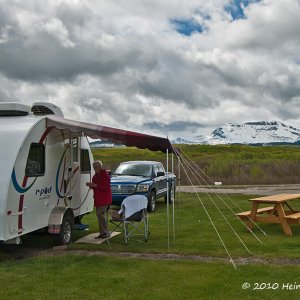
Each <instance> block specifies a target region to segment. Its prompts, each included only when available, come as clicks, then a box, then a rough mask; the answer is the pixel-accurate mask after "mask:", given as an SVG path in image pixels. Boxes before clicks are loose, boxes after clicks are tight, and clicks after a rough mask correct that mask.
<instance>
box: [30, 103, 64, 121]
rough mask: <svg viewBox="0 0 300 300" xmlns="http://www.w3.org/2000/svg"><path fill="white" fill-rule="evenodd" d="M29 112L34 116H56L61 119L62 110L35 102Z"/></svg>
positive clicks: (48, 104)
mask: <svg viewBox="0 0 300 300" xmlns="http://www.w3.org/2000/svg"><path fill="white" fill-rule="evenodd" d="M31 111H32V112H33V114H34V115H36V116H46V115H57V116H60V117H63V116H64V114H63V112H62V110H61V109H60V108H59V107H58V106H56V105H55V104H53V103H48V102H35V103H33V105H32V108H31Z"/></svg>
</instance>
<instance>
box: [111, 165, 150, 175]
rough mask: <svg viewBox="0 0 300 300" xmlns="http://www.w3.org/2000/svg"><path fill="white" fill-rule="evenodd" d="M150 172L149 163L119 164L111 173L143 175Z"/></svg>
mask: <svg viewBox="0 0 300 300" xmlns="http://www.w3.org/2000/svg"><path fill="white" fill-rule="evenodd" d="M151 174H152V169H151V165H137V164H121V165H119V166H118V167H117V168H116V170H115V171H114V173H113V175H128V176H144V177H146V176H147V177H149V176H151Z"/></svg>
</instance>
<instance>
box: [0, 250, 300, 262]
mask: <svg viewBox="0 0 300 300" xmlns="http://www.w3.org/2000/svg"><path fill="white" fill-rule="evenodd" d="M62 255H83V256H106V257H120V258H134V259H150V260H165V261H172V260H180V261H195V262H219V263H228V264H230V261H229V258H228V257H217V256H204V255H182V254H167V253H132V252H103V251H98V250H69V249H68V248H67V247H62V248H59V249H55V247H54V248H52V249H26V251H22V252H21V251H20V252H19V251H16V252H15V253H14V254H12V257H11V258H13V259H15V260H22V259H26V258H31V257H38V256H44V257H45V256H62ZM233 261H234V263H235V264H236V265H255V264H259V265H270V264H272V265H298V266H300V259H285V258H273V259H266V258H261V257H251V256H250V257H236V258H233ZM0 262H1V261H0Z"/></svg>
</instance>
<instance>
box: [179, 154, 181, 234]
mask: <svg viewBox="0 0 300 300" xmlns="http://www.w3.org/2000/svg"><path fill="white" fill-rule="evenodd" d="M180 167H181V159H180V156H178V214H179V218H178V229H179V232H180V197H181V188H180V187H181V168H180Z"/></svg>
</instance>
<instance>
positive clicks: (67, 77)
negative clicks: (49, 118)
mask: <svg viewBox="0 0 300 300" xmlns="http://www.w3.org/2000/svg"><path fill="white" fill-rule="evenodd" d="M228 3H229V0H213V1H204V0H202V1H199V0H198V1H194V0H190V1H184V2H182V1H179V0H165V1H158V0H149V1H141V0H126V1H125V0H123V1H104V0H103V1H96V0H94V1H75V0H74V1H71V0H68V1H58V0H56V1H53V0H51V1H50V0H49V1H42V2H41V1H34V0H28V1H24V2H20V1H17V0H12V1H4V0H3V1H0V7H1V11H0V26H1V29H0V72H1V73H2V76H0V83H1V85H0V86H1V88H0V96H1V97H2V98H1V101H2V99H4V100H6V101H7V99H12V100H15V99H18V100H19V101H21V102H26V103H31V102H32V101H33V100H36V101H52V102H55V103H57V104H58V105H60V106H61V107H62V109H63V110H64V111H65V114H66V116H67V117H70V118H76V119H80V120H83V121H90V120H95V122H97V123H99V124H105V125H108V126H116V127H123V128H128V129H131V130H140V131H143V130H147V131H149V130H151V128H150V127H149V126H148V127H147V128H144V127H143V124H152V123H153V124H157V122H160V123H162V124H163V125H168V124H175V125H176V126H178V124H182V126H184V124H187V125H186V126H187V127H186V128H187V129H185V128H183V129H182V134H187V135H188V134H189V135H190V134H191V133H190V132H189V130H190V128H193V130H195V131H197V130H196V129H195V124H197V123H199V124H201V125H203V126H207V129H205V128H204V127H203V126H200V127H199V130H198V132H195V134H201V133H203V132H205V131H208V130H210V129H212V128H213V127H215V126H217V125H220V124H222V123H225V122H238V121H251V120H261V119H266V120H270V119H272V120H273V119H277V120H282V121H289V120H291V121H294V122H297V121H300V118H299V117H298V116H297V114H296V108H298V106H299V99H300V98H299V97H300V79H299V78H300V76H299V75H300V65H299V63H300V60H299V57H298V56H299V50H300V49H299V47H300V4H299V1H297V0H277V1H271V0H264V1H260V2H257V3H254V4H251V5H249V6H247V7H246V8H245V9H244V14H245V19H239V20H234V21H233V20H232V17H231V16H230V15H229V14H228V13H226V11H225V10H224V7H225V5H226V4H228ZM174 19H180V20H182V19H186V20H188V19H193V20H198V21H199V22H201V23H202V25H204V28H205V30H204V32H203V33H194V34H192V35H190V36H183V35H181V34H179V33H178V32H176V31H175V28H174V26H173V25H172V24H171V20H174ZM155 122H156V123H155ZM188 122H191V124H192V125H191V126H190V127H188ZM175 125H174V126H175ZM174 126H173V127H174ZM173 127H172V126H171V125H170V126H164V127H161V128H165V129H166V128H168V130H172V128H173ZM174 128H175V127H174ZM188 128H189V129H188ZM159 130H162V129H160V127H159V126H154V127H153V131H155V133H157V134H161V135H165V134H166V132H162V131H161V132H160V131H159ZM177 133H178V132H175V131H174V132H168V133H167V134H169V135H170V136H172V134H174V135H175V134H177ZM205 133H206V132H205ZM193 134H194V132H193Z"/></svg>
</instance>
